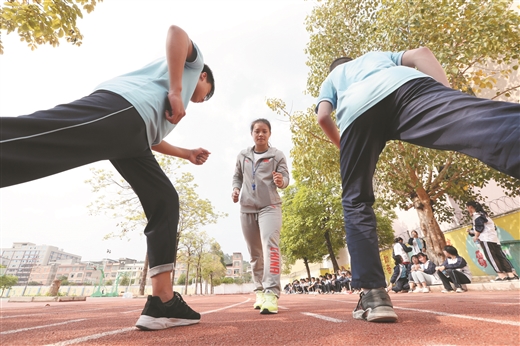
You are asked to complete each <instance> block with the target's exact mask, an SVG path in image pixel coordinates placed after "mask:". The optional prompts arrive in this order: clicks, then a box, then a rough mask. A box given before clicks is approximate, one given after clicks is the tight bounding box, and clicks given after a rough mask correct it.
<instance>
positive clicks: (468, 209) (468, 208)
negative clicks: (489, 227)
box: [466, 205, 475, 216]
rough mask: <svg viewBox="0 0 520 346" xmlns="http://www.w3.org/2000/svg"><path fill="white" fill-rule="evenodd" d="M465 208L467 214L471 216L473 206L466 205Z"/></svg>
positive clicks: (473, 209)
mask: <svg viewBox="0 0 520 346" xmlns="http://www.w3.org/2000/svg"><path fill="white" fill-rule="evenodd" d="M466 210H467V211H468V213H469V215H471V216H473V213H474V212H475V208H473V207H472V206H471V205H468V206H467V207H466Z"/></svg>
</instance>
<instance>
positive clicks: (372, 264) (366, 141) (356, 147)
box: [340, 99, 397, 322]
mask: <svg viewBox="0 0 520 346" xmlns="http://www.w3.org/2000/svg"><path fill="white" fill-rule="evenodd" d="M385 100H386V99H385ZM385 100H383V101H381V102H379V103H378V104H377V105H375V106H374V107H372V108H371V109H369V110H368V111H367V112H365V113H364V114H362V115H361V116H360V117H359V118H357V119H356V120H355V121H354V122H353V123H352V124H351V125H350V126H349V127H348V128H347V129H346V130H345V131H344V132H343V134H342V135H341V140H340V148H341V149H340V170H341V185H342V198H341V203H342V205H343V218H344V221H345V231H346V235H347V237H346V240H347V246H348V251H349V254H350V263H351V267H352V283H351V285H352V287H354V288H356V289H360V288H362V289H363V292H362V293H361V294H360V299H359V302H358V304H357V306H356V308H355V309H354V311H353V312H352V316H353V317H354V318H355V319H363V320H366V321H369V322H395V321H397V315H396V314H395V312H394V310H393V305H392V302H391V300H390V296H389V295H388V293H387V292H386V290H385V287H386V280H385V275H384V272H383V266H382V264H381V258H380V257H379V244H378V239H377V232H376V217H375V214H374V210H373V209H372V205H373V204H374V201H375V197H374V190H373V186H372V178H373V176H374V171H375V168H376V164H377V161H378V159H379V154H380V153H381V151H382V150H383V148H384V147H385V144H386V140H387V134H386V131H387V128H388V119H389V118H390V117H389V116H387V115H388V111H387V108H388V105H387V103H386V101H385Z"/></svg>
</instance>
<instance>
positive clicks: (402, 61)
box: [316, 47, 520, 322]
mask: <svg viewBox="0 0 520 346" xmlns="http://www.w3.org/2000/svg"><path fill="white" fill-rule="evenodd" d="M316 104H317V107H316V113H317V117H318V123H319V124H320V126H321V127H322V129H323V131H324V132H325V134H326V135H327V136H328V137H329V138H330V140H331V141H332V143H333V144H334V145H336V147H338V148H339V149H340V168H341V177H342V188H343V194H342V204H343V213H344V219H345V230H346V234H347V245H348V250H349V253H350V257H351V267H352V287H353V288H354V289H361V288H362V289H363V292H362V293H361V295H360V300H359V303H358V305H357V307H356V309H355V310H354V312H353V317H354V318H356V319H363V320H367V321H369V322H394V321H396V320H397V315H396V314H395V312H394V310H393V306H392V302H391V301H390V298H389V296H388V294H387V292H386V290H385V289H384V287H385V285H386V282H385V277H384V273H383V267H382V265H381V260H380V257H379V247H378V241H377V234H376V218H375V215H374V211H373V209H372V205H373V203H374V200H375V198H374V192H373V187H372V179H373V175H374V171H375V168H376V164H377V161H378V158H379V155H380V153H381V151H382V150H383V149H384V147H385V145H386V142H387V141H388V140H402V141H406V142H409V143H412V144H416V145H420V146H424V147H428V148H433V149H441V150H454V151H458V152H461V153H464V154H467V155H470V156H472V157H475V158H477V159H479V160H481V161H482V162H484V163H486V164H488V165H489V166H491V167H493V168H495V169H497V170H499V171H501V172H504V173H506V174H509V175H511V176H513V177H516V178H520V155H519V148H520V145H519V144H520V143H519V138H520V130H519V126H520V125H519V124H520V105H519V104H516V103H509V102H498V101H491V100H486V99H481V98H476V97H474V96H471V95H467V94H464V93H461V92H460V91H457V90H453V89H451V88H450V85H449V82H448V79H447V77H446V74H445V72H444V70H443V69H442V67H441V65H440V63H439V62H438V61H437V59H436V58H435V56H434V55H433V54H432V52H431V51H430V50H429V49H428V48H425V47H422V48H417V49H412V50H408V51H405V52H398V53H394V52H370V53H367V54H365V55H363V56H361V57H359V58H357V59H351V58H346V57H344V58H339V59H336V60H335V61H334V62H333V63H332V65H331V67H330V73H329V75H328V77H327V78H326V79H325V81H324V82H323V84H322V87H321V92H320V95H319V97H318V100H317V103H316ZM334 110H335V111H336V119H337V120H336V124H335V123H334V121H333V119H332V118H331V113H332V112H333V111H334ZM338 128H339V131H338Z"/></svg>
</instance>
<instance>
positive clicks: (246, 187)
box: [231, 119, 289, 313]
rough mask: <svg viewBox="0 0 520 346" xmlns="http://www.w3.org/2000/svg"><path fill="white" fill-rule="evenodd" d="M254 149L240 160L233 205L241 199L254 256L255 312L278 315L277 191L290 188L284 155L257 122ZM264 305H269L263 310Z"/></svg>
mask: <svg viewBox="0 0 520 346" xmlns="http://www.w3.org/2000/svg"><path fill="white" fill-rule="evenodd" d="M251 136H252V137H253V141H254V143H255V145H254V146H253V147H250V148H247V149H244V150H242V151H241V152H240V153H239V154H238V157H237V163H236V168H235V174H234V175H233V192H232V195H231V197H232V199H233V202H235V203H236V202H238V200H239V195H240V211H241V216H240V221H241V224H242V232H243V233H244V238H245V240H246V242H247V247H248V250H249V254H250V255H251V268H252V271H253V282H254V284H255V286H256V287H255V292H256V293H257V300H256V302H255V304H254V308H255V309H260V310H261V313H277V312H278V309H277V299H278V297H279V296H280V291H281V286H280V273H281V263H280V261H281V255H280V250H279V246H278V244H279V240H280V229H281V228H282V209H281V206H282V200H281V198H280V196H279V195H278V191H277V188H281V189H284V188H286V187H287V185H289V170H288V169H287V160H286V159H285V155H284V154H283V153H282V152H281V151H280V150H278V149H276V148H273V147H271V146H269V137H270V136H271V124H270V123H269V121H268V120H266V119H257V120H255V121H253V122H252V124H251ZM264 301H269V303H268V304H266V306H263V303H264Z"/></svg>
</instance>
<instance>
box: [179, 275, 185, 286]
mask: <svg viewBox="0 0 520 346" xmlns="http://www.w3.org/2000/svg"><path fill="white" fill-rule="evenodd" d="M185 283H186V274H184V273H182V274H181V275H179V278H178V279H177V285H184V284H185Z"/></svg>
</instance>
